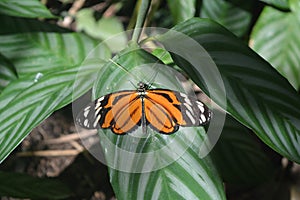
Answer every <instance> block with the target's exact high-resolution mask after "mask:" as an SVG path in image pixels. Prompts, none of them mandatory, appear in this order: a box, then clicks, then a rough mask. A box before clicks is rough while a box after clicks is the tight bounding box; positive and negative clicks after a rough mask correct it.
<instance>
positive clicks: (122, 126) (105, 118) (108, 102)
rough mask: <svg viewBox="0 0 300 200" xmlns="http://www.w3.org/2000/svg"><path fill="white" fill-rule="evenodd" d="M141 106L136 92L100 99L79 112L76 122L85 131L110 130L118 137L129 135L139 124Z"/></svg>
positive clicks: (126, 92) (124, 92) (122, 92)
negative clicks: (85, 129)
mask: <svg viewBox="0 0 300 200" xmlns="http://www.w3.org/2000/svg"><path fill="white" fill-rule="evenodd" d="M141 116H142V104H141V100H140V97H139V96H138V94H137V91H136V90H128V91H127V90H125V91H120V92H115V93H111V94H108V95H105V96H102V97H100V98H99V99H97V100H96V101H94V102H92V103H90V104H89V105H88V106H87V107H86V108H85V109H84V110H83V111H81V112H80V113H79V114H78V116H77V118H76V122H77V124H78V125H80V126H82V127H84V128H87V129H98V128H103V129H107V128H110V129H111V130H112V132H114V133H115V134H118V135H122V134H126V133H130V132H132V131H134V130H135V129H137V128H138V127H139V126H140V124H141Z"/></svg>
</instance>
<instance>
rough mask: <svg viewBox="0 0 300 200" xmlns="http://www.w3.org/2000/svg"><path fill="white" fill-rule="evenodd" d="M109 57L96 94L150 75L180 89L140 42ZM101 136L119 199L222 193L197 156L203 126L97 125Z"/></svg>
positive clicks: (158, 82) (157, 83)
mask: <svg viewBox="0 0 300 200" xmlns="http://www.w3.org/2000/svg"><path fill="white" fill-rule="evenodd" d="M113 60H114V63H113V62H110V63H108V64H107V65H106V66H105V68H104V70H102V71H100V74H99V75H98V77H99V78H98V79H97V81H96V83H95V87H94V96H95V97H99V96H102V95H104V94H108V93H110V92H112V91H120V90H135V89H136V88H135V87H136V86H135V84H136V83H138V82H139V81H144V82H146V83H148V82H147V81H152V82H150V83H152V87H151V88H156V87H160V88H167V89H172V90H180V84H179V85H177V84H178V83H177V82H176V81H175V79H176V78H174V75H173V74H172V73H170V71H169V69H168V67H167V66H163V65H160V63H161V62H160V60H158V59H157V58H156V57H154V56H153V55H151V54H149V53H148V52H146V51H144V50H142V49H139V48H138V47H132V46H131V47H130V48H128V49H125V50H124V51H122V52H120V53H119V54H118V55H117V56H116V57H114V58H113ZM116 64H118V65H116ZM151 69H152V70H151ZM157 71H158V73H156V72H157ZM153 72H154V73H153ZM153 75H154V78H153ZM100 77H102V78H100ZM103 77H105V78H103ZM112 83H113V84H112ZM99 136H100V142H101V145H102V148H103V152H104V154H105V160H106V162H107V165H108V166H109V171H110V177H111V183H112V185H113V188H114V191H115V192H116V196H117V198H118V199H225V195H224V191H223V186H222V183H221V180H220V179H219V177H218V174H217V173H216V171H215V169H214V166H213V164H212V163H211V161H210V159H209V158H205V159H201V158H200V156H199V148H200V146H201V145H202V144H203V138H205V137H207V136H206V134H205V132H204V129H203V128H202V127H197V128H187V127H184V128H181V129H180V130H179V131H177V132H176V133H175V134H173V135H161V134H159V133H157V132H155V131H152V130H151V129H150V128H147V133H145V132H143V129H142V128H138V129H137V130H136V131H135V132H133V133H130V134H128V135H126V136H117V135H115V134H113V133H112V132H111V131H110V130H101V131H100V132H99ZM136 136H138V137H136Z"/></svg>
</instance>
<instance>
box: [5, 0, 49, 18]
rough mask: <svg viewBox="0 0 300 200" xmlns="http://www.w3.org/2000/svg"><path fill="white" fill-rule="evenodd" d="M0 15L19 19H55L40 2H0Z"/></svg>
mask: <svg viewBox="0 0 300 200" xmlns="http://www.w3.org/2000/svg"><path fill="white" fill-rule="evenodd" d="M0 13H2V14H6V15H11V16H17V17H28V18H36V17H43V18H54V16H53V15H52V14H51V12H50V11H49V10H48V9H47V8H46V6H45V5H43V4H42V3H41V2H40V1H39V0H26V1H19V0H2V1H0Z"/></svg>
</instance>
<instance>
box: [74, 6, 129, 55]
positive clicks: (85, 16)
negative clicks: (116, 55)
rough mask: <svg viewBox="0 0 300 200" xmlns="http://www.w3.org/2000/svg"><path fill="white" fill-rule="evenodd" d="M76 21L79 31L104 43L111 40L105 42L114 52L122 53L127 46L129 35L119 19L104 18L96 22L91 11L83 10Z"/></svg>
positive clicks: (77, 15)
mask: <svg viewBox="0 0 300 200" xmlns="http://www.w3.org/2000/svg"><path fill="white" fill-rule="evenodd" d="M76 21H77V30H78V31H84V32H85V33H87V34H88V35H90V36H92V37H94V38H99V39H101V40H104V41H105V40H106V39H109V40H108V41H105V42H106V44H107V45H108V46H109V47H110V49H111V50H112V51H113V52H117V51H120V50H122V49H124V48H125V46H126V45H127V35H126V33H125V32H124V28H123V24H122V23H121V22H120V20H119V19H118V18H117V17H109V18H105V17H102V18H101V19H100V20H98V21H96V20H95V17H94V15H93V11H92V10H91V9H82V10H80V11H79V12H78V13H77V14H76ZM111 37H113V38H111Z"/></svg>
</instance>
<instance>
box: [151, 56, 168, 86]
mask: <svg viewBox="0 0 300 200" xmlns="http://www.w3.org/2000/svg"><path fill="white" fill-rule="evenodd" d="M166 53H167V52H164V53H163V55H161V56H160V58H163V57H164V56H165V55H166ZM160 58H158V60H157V61H156V62H155V64H154V67H153V68H154V71H155V73H153V75H152V77H151V78H150V79H149V82H148V86H149V87H150V88H151V86H152V85H153V83H154V80H155V78H156V76H157V74H158V70H157V69H158V67H159V65H158V64H159V62H160V60H161V59H160Z"/></svg>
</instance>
